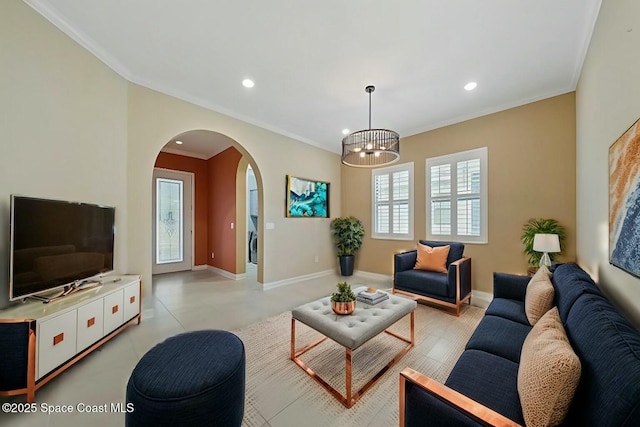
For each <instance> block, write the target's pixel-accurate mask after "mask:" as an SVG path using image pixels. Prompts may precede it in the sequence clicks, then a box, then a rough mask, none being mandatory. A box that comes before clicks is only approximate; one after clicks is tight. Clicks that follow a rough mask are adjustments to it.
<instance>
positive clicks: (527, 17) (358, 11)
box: [24, 0, 601, 152]
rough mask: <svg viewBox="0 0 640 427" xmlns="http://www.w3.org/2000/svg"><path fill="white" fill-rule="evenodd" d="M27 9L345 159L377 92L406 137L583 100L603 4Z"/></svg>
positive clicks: (148, 4)
mask: <svg viewBox="0 0 640 427" xmlns="http://www.w3.org/2000/svg"><path fill="white" fill-rule="evenodd" d="M24 1H25V2H26V3H28V4H30V5H31V6H32V7H33V8H34V9H36V10H37V11H38V12H39V13H41V14H42V15H43V16H45V17H46V18H47V19H49V20H50V21H51V22H52V23H53V24H55V25H56V26H58V27H59V28H60V29H62V30H63V31H64V32H65V33H67V34H68V35H69V36H71V37H72V38H73V39H75V40H76V41H78V42H79V43H80V44H81V45H83V46H84V47H86V48H87V49H89V50H90V51H91V52H92V53H93V54H95V55H96V56H97V57H99V58H100V59H101V60H102V61H103V62H105V63H106V64H107V65H108V66H109V67H111V68H112V69H114V70H115V71H116V72H118V73H119V74H121V75H122V76H123V77H125V78H127V79H128V80H130V81H132V82H134V83H137V84H140V85H143V86H146V87H149V88H152V89H155V90H158V91H161V92H164V93H167V94H169V95H173V96H176V97H178V98H181V99H184V100H187V101H190V102H193V103H195V104H198V105H202V106H205V107H207V108H210V109H213V110H216V111H219V112H221V113H225V114H228V115H230V116H233V117H236V118H239V119H242V120H245V121H247V122H250V123H253V124H257V125H260V126H262V127H265V128H267V129H271V130H273V131H276V132H279V133H282V134H284V135H288V136H291V137H294V138H296V139H298V140H300V141H303V142H306V143H309V144H312V145H316V146H318V147H321V148H324V149H326V150H330V151H334V152H339V151H340V141H341V139H342V137H343V135H342V133H341V131H342V129H344V128H349V129H351V131H356V130H361V129H365V128H367V127H368V95H367V94H366V93H365V91H364V88H365V86H366V85H368V84H373V85H375V86H376V91H375V92H374V93H373V94H372V127H374V128H389V129H392V130H395V131H397V132H398V133H400V136H401V137H405V136H409V135H413V134H416V133H420V132H423V131H426V130H430V129H434V128H437V127H441V126H444V125H447V124H452V123H456V122H460V121H463V120H466V119H470V118H473V117H478V116H481V115H484V114H488V113H492V112H495V111H500V110H503V109H507V108H511V107H514V106H518V105H522V104H526V103H528V102H532V101H535V100H539V99H544V98H547V97H550V96H554V95H559V94H563V93H566V92H569V91H572V90H575V87H576V84H577V81H578V78H579V75H580V70H581V67H582V63H583V60H584V56H585V54H586V50H587V48H588V44H589V41H590V38H591V33H592V31H593V27H594V24H595V20H596V18H597V14H598V11H599V9H600V3H601V0H562V1H558V0H482V1H478V0H446V1H445V0H402V1H391V0H387V1H385V0H349V1H345V0H323V1H311V0H271V1H256V0H254V1H249V0H226V1H223V0H181V1H175V0H108V1H105V0H84V1H79V0H24ZM246 77H249V78H252V79H253V80H254V81H255V87H254V88H253V89H246V88H245V87H243V86H242V84H241V82H242V80H243V79H244V78H246ZM468 81H476V82H478V88H477V89H476V90H475V91H472V92H467V91H465V90H464V89H463V86H464V84H466V83H467V82H468Z"/></svg>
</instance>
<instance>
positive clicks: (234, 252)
mask: <svg viewBox="0 0 640 427" xmlns="http://www.w3.org/2000/svg"><path fill="white" fill-rule="evenodd" d="M249 167H250V168H251V170H252V172H253V176H254V177H255V191H256V194H255V196H254V198H255V202H256V205H255V206H252V208H253V210H254V212H255V217H256V221H255V223H256V229H255V233H256V234H258V233H261V228H262V227H261V223H262V220H261V218H262V178H261V175H260V170H259V168H258V165H256V163H255V161H254V160H253V158H252V157H251V156H250V155H249V154H248V153H247V152H246V150H244V148H242V146H240V144H238V142H236V141H234V140H233V139H231V138H229V137H227V136H226V135H223V134H221V133H218V132H214V131H210V130H201V129H198V130H189V131H186V132H182V133H180V134H178V135H176V136H174V137H173V138H171V139H170V140H169V141H168V142H167V143H166V144H165V145H164V147H163V148H162V149H161V151H160V152H159V153H158V155H157V157H156V160H155V164H154V170H155V171H156V172H157V171H159V170H160V171H163V170H168V171H174V172H175V171H179V172H182V173H188V174H192V175H193V181H194V185H193V194H194V195H193V210H192V211H191V212H190V211H189V210H188V209H187V210H184V212H185V213H184V215H185V216H187V215H190V214H191V215H192V218H193V227H192V229H191V230H184V233H185V234H186V233H192V234H191V235H192V241H193V245H192V248H184V249H185V250H191V251H192V256H193V262H192V263H191V265H190V267H189V268H190V269H196V270H197V269H210V270H213V271H215V272H218V273H220V274H222V275H223V276H225V277H229V278H242V277H244V275H245V274H246V260H247V256H246V254H248V253H249V248H250V246H249V244H250V242H249V239H248V237H247V236H248V233H247V228H248V227H247V209H248V207H249V204H248V194H247V185H246V176H247V169H248V168H249ZM156 175H157V173H156ZM169 184H171V182H170V183H169ZM157 186H158V181H157V177H155V178H154V184H153V188H154V191H156V187H157ZM154 200H156V201H155V202H154V206H153V208H154V209H152V211H154V214H153V218H152V220H153V222H154V224H155V226H154V231H153V232H154V233H159V232H162V231H166V230H164V229H166V227H164V226H163V225H162V224H160V226H158V225H157V224H159V223H161V222H162V221H165V222H167V218H164V217H162V216H158V212H159V209H157V208H158V206H159V205H158V202H157V199H155V198H154ZM164 215H165V216H167V213H166V212H165V213H164ZM171 218H173V216H172V217H171ZM165 240H166V239H165ZM174 240H175V237H174ZM158 241H159V239H158V238H157V237H156V236H155V234H154V238H153V242H154V244H153V245H152V246H153V247H152V250H153V256H152V263H154V264H155V263H157V252H158V244H157V242H158ZM256 243H257V248H256V249H257V253H258V257H257V259H256V264H255V265H256V270H257V271H256V273H255V274H256V279H257V281H258V282H262V277H263V273H262V272H263V266H262V262H261V261H262V256H261V252H262V251H261V249H260V248H261V247H262V245H263V243H262V242H261V241H259V240H258V241H257V242H256Z"/></svg>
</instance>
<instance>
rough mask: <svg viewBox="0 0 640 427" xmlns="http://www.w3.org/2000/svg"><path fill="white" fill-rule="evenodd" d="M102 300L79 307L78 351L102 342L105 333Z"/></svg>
mask: <svg viewBox="0 0 640 427" xmlns="http://www.w3.org/2000/svg"><path fill="white" fill-rule="evenodd" d="M102 305H103V304H102V299H99V300H96V301H93V302H90V303H89V304H86V305H82V306H80V307H78V351H79V352H80V351H82V350H84V349H85V348H87V347H89V346H90V345H91V344H93V343H94V342H97V341H99V340H100V338H102V337H103V333H104V312H103V308H102Z"/></svg>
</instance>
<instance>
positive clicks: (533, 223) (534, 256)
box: [520, 218, 566, 267]
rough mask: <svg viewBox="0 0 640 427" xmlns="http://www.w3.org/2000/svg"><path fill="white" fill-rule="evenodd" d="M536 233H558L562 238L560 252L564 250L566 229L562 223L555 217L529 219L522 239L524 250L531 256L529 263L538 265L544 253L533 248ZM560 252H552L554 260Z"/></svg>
mask: <svg viewBox="0 0 640 427" xmlns="http://www.w3.org/2000/svg"><path fill="white" fill-rule="evenodd" d="M536 234H557V235H558V240H560V253H562V251H563V250H564V241H565V237H566V234H565V229H564V227H563V226H562V225H560V224H558V221H556V220H555V219H545V218H533V219H530V220H529V221H527V223H526V224H525V225H524V227H522V236H521V237H520V239H521V240H522V245H523V252H524V253H525V255H526V256H528V257H529V265H531V266H533V267H537V266H538V264H539V263H540V258H541V257H542V253H540V252H536V251H534V250H533V238H534V236H535V235H536ZM557 255H559V253H557V254H556V253H550V254H549V258H551V261H553V259H554V257H555V256H557Z"/></svg>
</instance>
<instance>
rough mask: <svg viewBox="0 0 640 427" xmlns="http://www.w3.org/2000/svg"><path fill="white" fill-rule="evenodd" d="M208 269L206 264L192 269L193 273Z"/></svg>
mask: <svg viewBox="0 0 640 427" xmlns="http://www.w3.org/2000/svg"><path fill="white" fill-rule="evenodd" d="M206 269H207V265H206V264H202V265H194V266H193V267H191V271H200V270H206Z"/></svg>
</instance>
